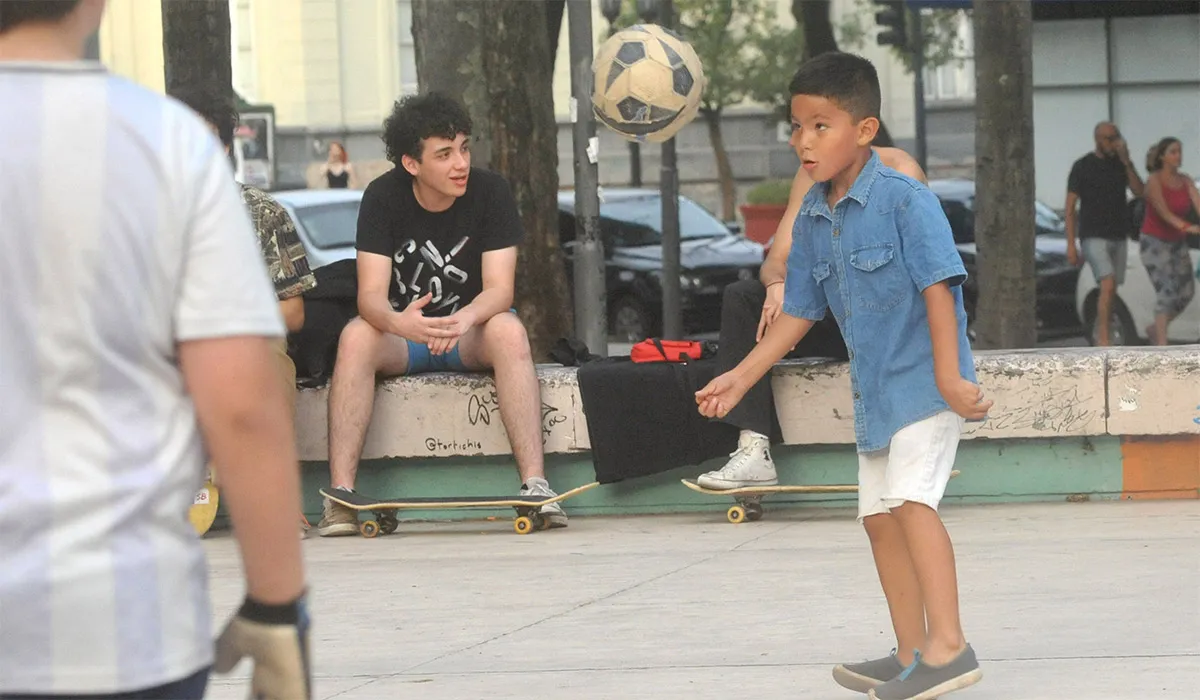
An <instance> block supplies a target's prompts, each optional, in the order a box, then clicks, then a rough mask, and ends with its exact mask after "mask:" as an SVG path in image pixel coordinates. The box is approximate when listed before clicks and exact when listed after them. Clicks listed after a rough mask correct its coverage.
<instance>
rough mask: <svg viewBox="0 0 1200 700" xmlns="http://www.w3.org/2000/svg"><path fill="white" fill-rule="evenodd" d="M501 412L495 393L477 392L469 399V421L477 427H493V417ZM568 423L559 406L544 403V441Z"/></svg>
mask: <svg viewBox="0 0 1200 700" xmlns="http://www.w3.org/2000/svg"><path fill="white" fill-rule="evenodd" d="M499 411H500V399H499V398H498V397H497V396H496V392H495V391H477V392H475V393H473V394H471V396H470V397H469V398H468V399H467V421H468V422H469V423H470V424H471V425H473V426H475V425H479V424H480V423H482V424H483V425H491V424H492V417H493V416H495V415H496V414H497V413H499ZM566 422H567V414H566V413H564V412H563V411H562V410H561V409H559V408H558V407H557V406H552V405H551V404H548V403H546V402H545V401H542V440H543V441H545V439H546V438H548V437H550V432H551V431H552V430H553V429H554V426H556V425H561V424H563V423H566Z"/></svg>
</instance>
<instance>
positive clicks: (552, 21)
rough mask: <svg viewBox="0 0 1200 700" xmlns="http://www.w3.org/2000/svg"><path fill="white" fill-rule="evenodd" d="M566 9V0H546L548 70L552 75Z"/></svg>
mask: <svg viewBox="0 0 1200 700" xmlns="http://www.w3.org/2000/svg"><path fill="white" fill-rule="evenodd" d="M566 9H567V0H546V32H547V36H549V37H550V71H551V75H553V71H554V64H555V62H556V61H557V59H558V37H559V35H561V34H562V24H563V15H564V14H565V12H566Z"/></svg>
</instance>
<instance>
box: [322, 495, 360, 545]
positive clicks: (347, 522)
mask: <svg viewBox="0 0 1200 700" xmlns="http://www.w3.org/2000/svg"><path fill="white" fill-rule="evenodd" d="M342 490H343V491H345V490H346V489H342ZM324 501H325V512H324V514H323V517H322V518H321V522H319V523H317V534H318V535H320V536H321V537H343V536H345V535H355V534H358V512H357V511H355V510H354V509H352V508H347V507H346V506H344V505H342V504H341V503H334V502H333V501H331V500H329V499H328V498H326V499H324Z"/></svg>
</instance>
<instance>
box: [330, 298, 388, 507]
mask: <svg viewBox="0 0 1200 700" xmlns="http://www.w3.org/2000/svg"><path fill="white" fill-rule="evenodd" d="M407 367H408V346H407V344H406V343H405V342H404V339H403V338H399V337H397V336H394V335H389V334H386V333H383V332H382V331H379V330H377V329H376V328H375V327H374V326H372V325H371V324H369V323H367V322H366V321H364V320H363V319H361V318H356V319H354V320H353V321H351V322H350V323H348V324H347V325H346V327H345V329H343V330H342V335H341V339H340V340H339V341H338V353H337V362H336V363H335V364H334V366H333V379H332V380H331V381H330V386H329V475H330V486H332V487H333V488H339V487H344V488H354V478H355V476H356V475H357V473H358V460H359V458H360V457H361V456H362V448H363V440H364V439H365V438H366V435H367V426H368V425H370V423H371V411H372V409H374V407H375V375H376V374H384V375H395V374H403V373H404V371H405V369H406V368H407Z"/></svg>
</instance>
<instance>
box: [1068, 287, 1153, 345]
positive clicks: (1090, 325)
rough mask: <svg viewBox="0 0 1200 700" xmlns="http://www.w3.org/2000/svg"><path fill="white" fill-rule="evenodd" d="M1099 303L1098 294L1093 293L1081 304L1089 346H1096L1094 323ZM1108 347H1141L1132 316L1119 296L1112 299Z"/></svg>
mask: <svg viewBox="0 0 1200 700" xmlns="http://www.w3.org/2000/svg"><path fill="white" fill-rule="evenodd" d="M1099 303H1100V292H1099V291H1093V292H1092V293H1091V294H1089V295H1088V298H1087V300H1086V301H1084V302H1083V331H1084V336H1086V337H1087V341H1088V344H1089V345H1092V346H1095V345H1096V322H1097V321H1098V320H1099V318H1098V315H1097V313H1096V307H1097V306H1098V305H1099ZM1108 335H1109V338H1108V342H1109V345H1113V346H1116V345H1125V346H1129V345H1141V344H1142V339H1141V338H1140V337H1139V336H1138V332H1137V328H1136V327H1135V326H1134V324H1133V316H1131V315H1130V313H1129V308H1128V307H1126V306H1125V302H1124V301H1121V297H1120V296H1116V297H1113V304H1112V313H1111V318H1110V320H1109V322H1108Z"/></svg>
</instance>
